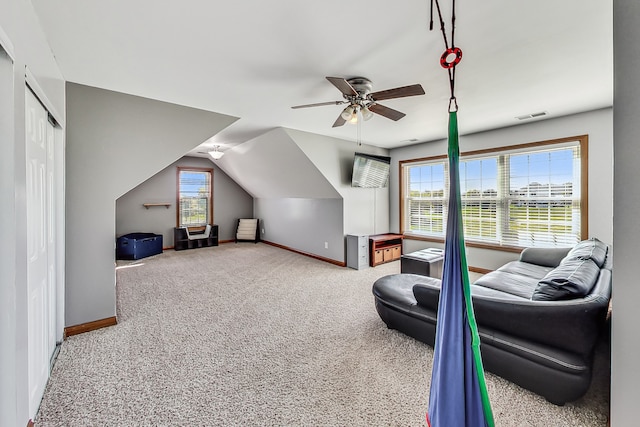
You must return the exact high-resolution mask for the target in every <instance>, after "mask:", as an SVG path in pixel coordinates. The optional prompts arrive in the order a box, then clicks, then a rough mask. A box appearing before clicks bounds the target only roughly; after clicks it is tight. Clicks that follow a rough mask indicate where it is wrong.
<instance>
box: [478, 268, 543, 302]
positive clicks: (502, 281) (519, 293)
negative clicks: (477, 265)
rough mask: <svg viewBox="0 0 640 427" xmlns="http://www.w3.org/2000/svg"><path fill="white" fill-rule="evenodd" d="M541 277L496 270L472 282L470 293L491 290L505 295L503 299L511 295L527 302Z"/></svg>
mask: <svg viewBox="0 0 640 427" xmlns="http://www.w3.org/2000/svg"><path fill="white" fill-rule="evenodd" d="M541 277H544V275H543V276H539V277H529V276H524V275H521V274H515V273H512V272H510V271H504V270H500V269H498V270H496V271H492V272H490V273H487V274H485V275H484V276H482V277H480V278H479V279H478V280H476V281H475V282H473V286H471V289H472V290H471V291H472V292H476V289H477V288H480V287H482V288H486V289H493V290H495V291H498V292H501V293H503V294H505V298H507V299H509V297H508V296H507V295H513V296H516V297H520V298H525V299H527V300H529V299H531V295H533V292H534V290H535V289H536V286H538V281H539V280H540V279H541Z"/></svg>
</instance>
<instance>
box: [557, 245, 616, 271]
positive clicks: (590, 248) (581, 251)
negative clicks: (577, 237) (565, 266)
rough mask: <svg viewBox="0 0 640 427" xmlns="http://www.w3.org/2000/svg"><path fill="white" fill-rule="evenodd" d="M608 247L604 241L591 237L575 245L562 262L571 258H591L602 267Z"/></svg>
mask: <svg viewBox="0 0 640 427" xmlns="http://www.w3.org/2000/svg"><path fill="white" fill-rule="evenodd" d="M608 249H609V247H608V246H607V245H606V244H605V243H603V242H601V241H600V240H598V239H596V238H595V237H593V238H591V239H589V240H583V241H581V242H580V243H578V244H577V245H575V246H574V247H573V249H571V250H570V251H569V253H568V254H567V256H566V257H565V258H564V259H563V260H562V262H563V263H564V262H565V261H569V260H573V259H591V260H593V262H595V263H596V264H597V265H598V267H600V268H602V266H603V265H604V262H605V260H606V259H607V251H608Z"/></svg>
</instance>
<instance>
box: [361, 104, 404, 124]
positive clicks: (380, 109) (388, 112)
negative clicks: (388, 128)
mask: <svg viewBox="0 0 640 427" xmlns="http://www.w3.org/2000/svg"><path fill="white" fill-rule="evenodd" d="M368 108H369V111H371V112H374V113H376V114H380V115H381V116H384V117H386V118H387V119H391V120H393V121H398V120H400V119H401V118H403V117H404V116H406V114H405V113H401V112H400V111H398V110H394V109H393V108H389V107H385V106H384V105H380V104H372V105H370V106H369V107H368Z"/></svg>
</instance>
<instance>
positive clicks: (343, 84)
mask: <svg viewBox="0 0 640 427" xmlns="http://www.w3.org/2000/svg"><path fill="white" fill-rule="evenodd" d="M326 79H327V80H329V81H330V82H331V84H333V85H334V86H335V87H337V88H338V90H339V91H340V92H342V93H343V94H345V95H349V96H351V95H358V92H356V90H355V89H354V88H353V86H351V85H350V84H349V82H348V81H346V80H345V79H343V78H342V77H327V78H326Z"/></svg>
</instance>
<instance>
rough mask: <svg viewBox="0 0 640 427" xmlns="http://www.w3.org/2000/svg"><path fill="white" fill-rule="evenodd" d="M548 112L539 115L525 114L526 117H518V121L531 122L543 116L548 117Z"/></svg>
mask: <svg viewBox="0 0 640 427" xmlns="http://www.w3.org/2000/svg"><path fill="white" fill-rule="evenodd" d="M546 115H547V112H546V111H541V112H539V113H532V114H525V115H524V116H518V117H516V119H518V120H529V119H535V118H536V117H542V116H546Z"/></svg>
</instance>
